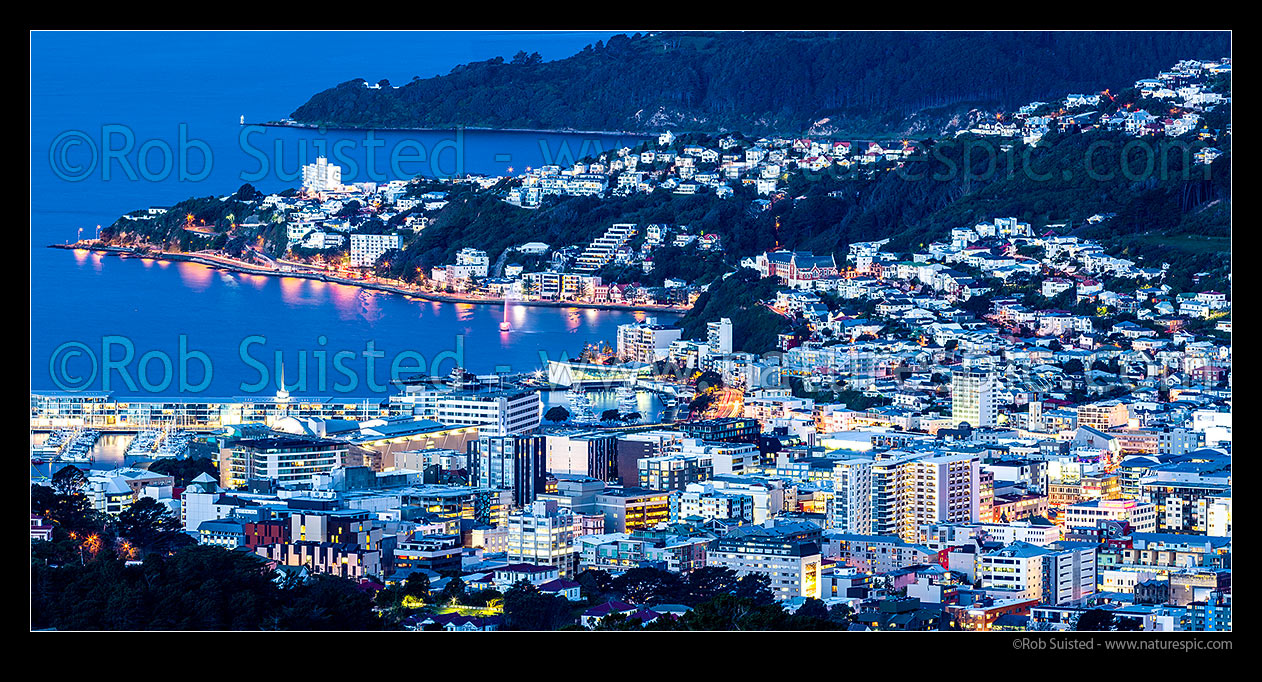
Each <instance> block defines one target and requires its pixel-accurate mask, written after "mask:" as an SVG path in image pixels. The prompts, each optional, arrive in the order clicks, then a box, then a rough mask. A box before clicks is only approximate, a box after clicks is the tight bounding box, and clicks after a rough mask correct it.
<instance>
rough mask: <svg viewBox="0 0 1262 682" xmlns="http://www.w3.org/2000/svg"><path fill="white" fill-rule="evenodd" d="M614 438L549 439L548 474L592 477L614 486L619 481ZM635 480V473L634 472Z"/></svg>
mask: <svg viewBox="0 0 1262 682" xmlns="http://www.w3.org/2000/svg"><path fill="white" fill-rule="evenodd" d="M617 452H618V451H617V437H616V436H615V435H614V434H611V433H594V432H593V433H579V434H573V435H548V437H547V445H546V453H547V460H546V461H547V467H548V473H551V474H570V475H576V476H591V477H592V478H595V479H598V480H601V481H608V482H613V481H617V480H619V474H618V459H617ZM637 480H638V472H637Z"/></svg>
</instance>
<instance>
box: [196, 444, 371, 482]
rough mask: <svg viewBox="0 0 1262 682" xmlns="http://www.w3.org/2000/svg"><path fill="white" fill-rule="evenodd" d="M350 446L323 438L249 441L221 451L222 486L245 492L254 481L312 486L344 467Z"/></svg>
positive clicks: (220, 470) (220, 473) (226, 447)
mask: <svg viewBox="0 0 1262 682" xmlns="http://www.w3.org/2000/svg"><path fill="white" fill-rule="evenodd" d="M348 449H349V446H348V445H347V444H346V443H344V442H341V441H335V440H327V439H323V438H288V437H285V438H247V439H242V440H238V441H235V442H232V443H230V444H228V445H225V446H224V447H222V448H220V450H219V484H220V485H222V486H223V487H225V488H244V487H246V486H247V485H248V484H249V482H250V481H258V480H271V481H275V482H276V483H278V484H280V485H287V484H288V485H293V484H304V483H311V482H312V481H313V480H314V479H315V477H316V476H318V475H320V474H327V473H329V472H331V471H333V469H335V468H337V467H339V466H342V464H343V459H344V458H345V457H346V453H347V451H348Z"/></svg>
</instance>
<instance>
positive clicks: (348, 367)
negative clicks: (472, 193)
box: [30, 32, 666, 399]
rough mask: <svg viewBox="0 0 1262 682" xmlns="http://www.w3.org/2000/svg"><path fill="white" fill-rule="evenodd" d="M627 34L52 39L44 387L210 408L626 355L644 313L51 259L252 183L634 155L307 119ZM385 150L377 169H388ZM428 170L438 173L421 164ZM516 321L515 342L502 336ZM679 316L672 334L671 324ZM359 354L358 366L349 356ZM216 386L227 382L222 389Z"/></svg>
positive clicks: (44, 76)
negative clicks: (366, 97) (307, 169)
mask: <svg viewBox="0 0 1262 682" xmlns="http://www.w3.org/2000/svg"><path fill="white" fill-rule="evenodd" d="M609 35H610V34H608V33H521V32H500V33H469V32H455V33H413V34H407V33H402V34H396V33H378V32H373V33H301V32H279V33H273V32H241V33H238V32H230V33H192V32H189V33H157V32H141V33H92V32H75V33H35V34H33V35H32V38H31V62H32V69H31V118H32V123H31V140H30V147H31V183H32V187H31V245H30V246H31V252H30V258H31V387H32V389H33V390H58V389H71V390H92V391H102V390H107V391H110V392H112V393H114V394H116V395H119V396H146V395H148V396H154V395H160V396H170V397H174V398H189V399H196V398H199V397H227V396H238V395H247V394H252V393H268V394H270V393H273V392H274V391H275V390H276V384H277V379H278V375H279V374H280V369H281V368H282V367H283V368H284V373H285V383H286V384H287V388H288V389H289V390H290V392H291V393H293V394H296V395H311V396H335V395H340V394H345V395H353V396H363V397H368V396H382V395H386V394H387V393H389V392H391V390H390V389H389V388H388V387H387V385H386V384H387V383H388V379H389V377H390V375H391V371H392V368H391V365H392V364H396V363H397V368H398V369H397V371H398V372H399V373H410V372H411V371H413V370H415V369H417V368H423V369H424V371H425V372H429V371H431V370H434V369H435V368H437V370H438V371H439V372H440V373H443V372H446V371H450V369H451V368H452V367H454V366H455V365H456V364H461V365H463V366H465V367H466V368H468V369H471V370H474V371H478V372H489V371H495V370H502V371H511V372H520V371H531V370H534V369H536V368H538V367H539V366H540V365H541V362H542V360H543V359H544V358H556V357H560V356H562V355H568V356H570V357H573V356H575V355H577V354H578V353H579V352H580V351H581V349H582V347H583V346H584V345H585V344H587V343H591V342H597V341H606V342H609V343H610V344H612V343H613V342H614V340H615V330H616V327H617V325H619V324H623V323H626V322H628V321H631V320H633V319H636V318H641V319H642V318H643V317H644V315H643V314H640V313H631V312H611V311H597V310H580V309H566V308H539V307H531V308H527V307H521V306H516V307H515V306H512V305H510V306H509V308H508V310H507V311H505V310H504V309H503V308H502V307H500V306H483V305H464V304H452V303H435V302H428V301H419V300H409V299H406V298H403V297H400V296H396V295H392V294H385V293H378V292H370V291H364V290H360V289H358V288H354V287H346V286H340V285H334V284H327V283H321V282H314V281H309V280H300V279H279V278H269V277H260V276H249V275H240V274H232V273H227V272H223V271H219V270H215V269H211V268H208V267H204V266H200V265H193V264H175V263H164V262H163V263H160V262H154V261H148V260H141V259H137V258H126V259H124V258H119V257H115V256H105V255H100V254H94V253H88V252H85V251H66V250H60V249H49V248H46V246H47V245H48V244H56V243H66V242H73V241H74V240H75V239H76V238H77V237H79V236H84V237H89V236H93V235H94V234H95V232H96V230H97V227H98V226H104V225H108V224H110V223H111V222H113V221H114V220H115V219H116V218H117V217H118V216H119V215H121V214H122V213H125V212H127V211H131V210H135V209H139V208H147V207H150V206H169V205H171V204H174V203H176V202H178V201H180V200H183V199H185V198H188V197H190V196H211V195H215V196H223V195H226V194H229V193H231V192H234V191H235V190H236V189H237V188H238V187H239V186H241V185H242V184H243V183H244V182H250V183H251V184H253V185H254V186H256V187H258V188H259V189H261V190H263V191H267V192H271V191H279V190H283V189H285V188H288V187H295V186H297V185H299V184H301V183H300V180H298V179H297V172H298V169H299V168H300V167H301V165H302V164H303V163H307V162H310V160H312V159H314V158H315V157H316V156H318V155H321V154H324V155H327V156H332V157H335V158H338V159H344V160H345V161H346V162H345V163H343V165H344V168H346V171H345V172H344V177H343V180H344V181H347V182H352V181H364V180H370V181H378V182H384V181H386V180H391V179H405V178H408V177H412V176H413V175H416V174H424V175H445V174H451V173H455V172H468V173H487V174H490V173H503V172H506V171H507V170H508V169H509V168H524V167H526V166H535V165H540V164H543V163H550V162H554V161H565V160H566V159H567V158H576V157H578V156H582V155H584V154H586V153H588V152H591V151H599V150H601V149H610V148H614V147H615V146H617V145H619V144H623V143H627V144H630V143H634V141H635V140H634V139H632V138H629V137H626V138H620V137H615V136H604V135H588V134H567V135H562V134H537V133H508V132H478V131H468V130H465V131H463V132H457V131H443V132H417V133H402V132H379V133H373V134H371V136H370V134H369V133H364V132H351V131H318V130H295V129H278V128H263V127H256V126H248V125H247V126H243V125H242V124H241V118H242V116H244V117H245V120H246V121H247V123H258V122H264V121H272V120H278V119H281V118H285V117H287V116H288V115H289V114H290V113H291V112H292V111H293V110H294V109H296V108H297V107H298V106H300V105H301V104H302V103H304V102H305V101H306V100H307V99H308V98H309V97H310V96H311V95H312V94H314V93H316V92H319V91H320V90H323V89H325V88H328V87H332V86H333V85H336V84H338V83H341V82H344V81H347V80H351V79H353V78H364V79H365V80H367V81H369V82H373V83H375V82H377V81H379V80H381V79H383V78H384V79H388V80H389V81H390V82H392V83H394V84H402V83H405V82H407V81H408V80H411V79H412V78H413V77H414V76H421V77H429V76H432V75H436V74H441V73H446V72H447V71H449V70H450V69H451V68H452V67H453V66H455V65H457V64H460V63H464V62H468V61H471V60H481V59H488V58H491V57H495V56H503V57H505V58H506V59H508V58H511V57H512V55H513V54H515V53H516V52H517V50H519V49H522V50H526V51H527V52H535V51H537V52H539V53H540V54H541V55H542V56H543V57H544V58H545V59H549V60H550V59H557V58H561V57H565V56H568V55H570V54H573V53H574V52H577V51H578V50H580V49H582V47H583V46H585V45H587V44H590V43H594V42H595V41H597V40H603V39H606V38H608V36H609ZM370 154H371V156H370ZM420 158H424V159H425V160H424V161H418V160H417V159H420ZM505 314H507V317H508V319H509V321H510V322H511V323H512V325H513V331H512V332H510V333H507V334H502V333H501V332H500V331H499V329H498V325H499V323H500V321H501V320H502V319H503V318H504V316H505ZM662 317H666V316H662ZM339 354H340V357H341V361H340V366H339V363H338V362H337V361H336V358H337V357H338V356H339ZM206 368H209V370H210V371H209V372H207V371H205V369H206Z"/></svg>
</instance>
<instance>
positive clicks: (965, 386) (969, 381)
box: [951, 369, 999, 428]
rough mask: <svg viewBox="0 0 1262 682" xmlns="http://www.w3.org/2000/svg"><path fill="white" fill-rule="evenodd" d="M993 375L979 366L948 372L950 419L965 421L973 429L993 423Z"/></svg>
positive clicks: (996, 416) (994, 417)
mask: <svg viewBox="0 0 1262 682" xmlns="http://www.w3.org/2000/svg"><path fill="white" fill-rule="evenodd" d="M996 383H997V382H996V375H995V373H994V372H991V371H988V370H979V369H962V370H959V371H956V372H954V373H953V374H952V375H951V421H952V422H954V423H955V425H956V426H959V425H960V423H961V422H968V424H969V426H972V427H974V428H987V427H992V426H994V425H995V424H996V422H997V419H998V415H999V408H998V405H996V403H995V391H996V389H997V386H996Z"/></svg>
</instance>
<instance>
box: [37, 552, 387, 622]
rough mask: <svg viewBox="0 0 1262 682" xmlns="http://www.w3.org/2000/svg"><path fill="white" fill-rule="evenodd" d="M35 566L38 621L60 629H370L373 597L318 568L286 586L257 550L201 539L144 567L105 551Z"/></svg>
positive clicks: (153, 557)
mask: <svg viewBox="0 0 1262 682" xmlns="http://www.w3.org/2000/svg"><path fill="white" fill-rule="evenodd" d="M31 571H32V576H31V579H32V590H31V607H32V608H31V627H32V628H49V627H51V628H57V629H59V630H106V629H112V630H116V629H130V630H260V629H284V630H325V629H333V630H371V629H378V628H380V627H381V620H380V619H379V618H378V617H377V616H376V615H375V614H374V613H373V611H372V597H371V595H370V594H369V593H368V592H365V591H362V590H360V589H359V588H358V586H357V585H356V584H355V583H354V582H353V581H350V580H347V579H344V578H339V577H335V576H326V575H317V576H312V578H311V579H310V580H309V581H307V582H306V583H305V584H300V585H297V586H295V587H293V588H291V589H288V590H286V589H282V588H281V587H280V586H279V585H277V583H276V582H275V581H274V580H273V574H272V573H271V572H270V571H268V570H266V566H265V564H264V561H263V560H262V559H261V558H260V557H258V556H255V555H253V554H249V553H243V552H233V551H228V550H224V549H222V548H218V547H211V546H205V545H202V546H196V547H189V548H186V549H183V550H181V551H178V552H176V553H175V554H174V555H172V556H166V555H161V554H151V555H150V556H149V557H148V558H146V559H145V561H144V564H143V565H141V566H124V565H123V562H122V561H121V560H120V559H117V558H115V557H113V556H108V557H106V556H102V558H100V559H99V560H97V561H92V562H89V563H88V564H87V565H82V566H81V565H79V564H75V563H72V564H67V565H63V566H61V567H58V568H50V567H47V566H44V565H41V564H35V565H33V566H32V568H31Z"/></svg>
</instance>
